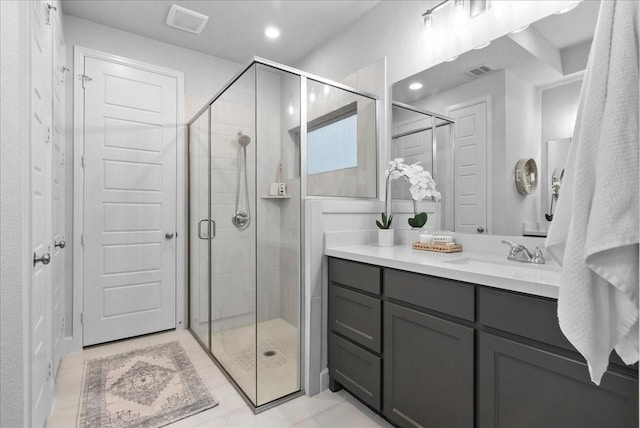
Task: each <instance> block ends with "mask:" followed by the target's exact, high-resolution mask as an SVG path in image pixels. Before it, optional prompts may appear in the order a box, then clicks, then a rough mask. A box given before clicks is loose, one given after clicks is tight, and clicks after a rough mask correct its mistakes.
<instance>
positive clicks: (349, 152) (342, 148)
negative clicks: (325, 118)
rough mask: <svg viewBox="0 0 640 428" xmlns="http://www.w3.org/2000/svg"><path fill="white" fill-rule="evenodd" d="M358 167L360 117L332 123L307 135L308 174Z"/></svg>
mask: <svg viewBox="0 0 640 428" xmlns="http://www.w3.org/2000/svg"><path fill="white" fill-rule="evenodd" d="M357 166H358V115H357V114H355V112H354V114H352V115H351V116H348V117H346V118H342V119H340V120H336V121H334V122H330V123H328V124H326V125H322V126H320V127H318V128H316V129H313V130H310V131H309V133H308V134H307V174H310V175H311V174H320V173H323V172H329V171H336V170H339V169H346V168H354V167H357Z"/></svg>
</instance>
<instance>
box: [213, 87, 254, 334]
mask: <svg viewBox="0 0 640 428" xmlns="http://www.w3.org/2000/svg"><path fill="white" fill-rule="evenodd" d="M237 83H238V84H236V85H234V87H233V89H234V90H233V91H228V92H226V93H225V94H224V95H223V97H222V98H220V99H218V100H217V101H216V102H215V103H214V104H213V105H212V108H211V175H212V180H211V209H212V217H213V219H214V220H215V222H216V236H215V239H214V242H213V245H212V249H213V252H212V287H211V293H212V294H211V299H212V302H211V303H212V304H211V320H212V323H211V331H212V333H215V332H218V331H222V330H227V329H230V328H235V327H240V326H243V325H247V324H251V323H253V322H255V289H254V284H255V275H256V270H255V246H254V244H253V240H254V237H255V225H256V222H255V221H254V220H252V222H251V224H250V226H249V227H248V228H247V229H245V230H238V229H236V228H235V227H234V226H233V224H232V223H231V217H232V215H233V213H234V212H235V204H236V174H237V168H238V163H239V162H241V161H240V159H241V156H242V155H241V151H239V150H238V148H239V147H240V146H239V144H238V131H242V133H244V134H245V135H248V136H249V137H250V138H251V140H252V143H253V142H255V132H254V108H253V103H254V93H253V88H252V87H247V88H246V90H245V88H243V87H242V85H241V83H243V82H241V81H239V82H237ZM254 171H255V144H253V145H252V144H250V145H249V146H248V147H247V174H248V176H249V178H250V179H249V183H248V184H249V186H248V187H249V195H250V206H251V208H252V209H255V206H254V204H255V202H254V199H253V198H252V196H253V195H255V189H254V182H253V180H251V177H253V176H254ZM242 184H243V185H244V183H242ZM242 189H243V190H244V188H243V187H242ZM244 200H245V194H244V192H242V193H241V194H240V202H241V204H244ZM242 206H243V205H242ZM252 215H253V213H252Z"/></svg>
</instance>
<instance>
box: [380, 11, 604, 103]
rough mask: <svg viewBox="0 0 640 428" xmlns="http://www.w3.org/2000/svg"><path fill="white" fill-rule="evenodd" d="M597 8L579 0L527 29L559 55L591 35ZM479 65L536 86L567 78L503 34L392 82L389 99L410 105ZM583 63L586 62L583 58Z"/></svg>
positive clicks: (462, 79)
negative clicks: (417, 86) (414, 87)
mask: <svg viewBox="0 0 640 428" xmlns="http://www.w3.org/2000/svg"><path fill="white" fill-rule="evenodd" d="M599 7H600V2H599V1H583V2H582V3H580V4H579V5H578V7H576V8H575V9H574V10H572V11H571V12H568V13H565V14H562V15H550V16H548V17H546V18H543V19H541V20H540V21H538V22H536V23H534V24H532V25H531V28H532V29H533V31H536V32H537V33H539V35H541V36H542V37H544V38H545V39H547V41H548V42H549V43H550V45H552V47H554V48H555V49H557V50H558V51H559V53H560V55H562V53H563V49H564V48H567V47H568V46H574V45H577V44H580V43H583V42H585V41H589V40H591V39H592V38H593V33H594V30H595V26H596V21H597V17H598V10H599ZM525 31H530V30H525ZM585 55H586V52H585ZM481 64H486V65H489V66H490V67H491V68H492V69H494V70H505V69H506V70H509V71H511V72H512V73H514V74H516V75H518V76H519V77H520V78H522V79H524V80H526V81H528V82H529V83H530V84H532V85H533V86H536V87H539V86H544V85H548V84H551V83H555V82H559V81H561V80H563V79H566V78H568V77H570V76H569V75H566V74H563V73H562V72H559V71H558V70H557V69H556V68H554V67H552V66H550V65H549V64H548V63H546V62H545V61H544V60H543V59H542V58H540V57H538V56H536V55H534V54H532V53H531V52H529V51H528V50H526V49H524V48H523V47H522V46H521V45H519V44H518V43H517V42H516V41H514V40H513V39H512V38H511V37H509V35H506V36H503V37H500V38H499V39H496V40H494V41H492V42H491V44H490V45H489V46H488V47H486V48H484V49H479V50H471V51H469V52H466V53H464V54H463V55H460V56H459V57H458V58H457V59H456V60H454V61H451V62H443V63H441V64H438V65H436V66H435V67H431V68H429V69H427V70H423V71H422V72H420V73H417V74H415V75H413V76H410V77H407V78H406V79H404V80H402V81H400V82H397V83H395V84H394V85H393V99H394V100H396V101H400V102H404V103H409V104H411V103H413V102H415V101H417V100H419V99H422V98H426V97H429V96H431V95H434V94H436V93H438V92H442V91H444V90H446V89H449V88H453V87H456V86H459V85H461V84H463V83H466V82H470V81H472V80H473V79H475V78H477V77H471V76H469V75H468V74H467V72H468V71H469V70H471V69H473V68H475V67H477V66H479V65H481ZM584 64H585V65H586V57H585V58H584ZM416 81H418V82H421V83H422V84H423V87H422V88H421V89H420V90H416V91H412V90H410V89H409V85H410V84H411V83H412V82H416Z"/></svg>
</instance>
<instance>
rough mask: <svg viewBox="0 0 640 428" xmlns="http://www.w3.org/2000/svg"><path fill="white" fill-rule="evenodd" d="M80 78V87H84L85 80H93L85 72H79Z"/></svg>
mask: <svg viewBox="0 0 640 428" xmlns="http://www.w3.org/2000/svg"><path fill="white" fill-rule="evenodd" d="M80 79H82V89H85V88H86V86H85V84H86V83H87V82H91V81H92V80H93V79H92V78H91V77H89V76H87V75H86V74H81V75H80Z"/></svg>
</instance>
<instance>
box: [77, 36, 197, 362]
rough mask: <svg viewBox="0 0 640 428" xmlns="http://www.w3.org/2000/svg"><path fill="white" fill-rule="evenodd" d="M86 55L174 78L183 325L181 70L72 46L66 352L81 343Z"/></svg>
mask: <svg viewBox="0 0 640 428" xmlns="http://www.w3.org/2000/svg"><path fill="white" fill-rule="evenodd" d="M85 58H95V59H99V60H102V61H109V62H112V63H115V64H122V65H126V66H128V67H132V68H137V69H140V70H144V71H149V72H153V73H157V74H161V75H164V76H168V77H172V78H175V79H176V103H177V105H176V120H177V127H176V128H177V135H176V146H177V147H176V231H177V236H176V296H175V297H176V298H175V304H176V328H177V329H184V328H185V327H186V314H187V312H186V306H185V305H186V294H185V293H186V290H187V286H186V276H185V275H186V274H185V263H186V248H187V236H188V235H187V223H186V203H187V202H186V197H187V195H186V181H185V174H186V171H185V159H186V157H185V150H186V147H185V141H186V138H185V132H186V126H185V122H184V73H183V72H181V71H176V70H171V69H168V68H164V67H160V66H156V65H153V64H148V63H145V62H140V61H136V60H132V59H129V58H124V57H121V56H117V55H112V54H108V53H104V52H100V51H96V50H93V49H88V48H84V47H82V46H78V45H74V46H73V82H74V83H73V124H74V125H73V276H72V278H73V293H72V296H73V304H72V308H73V312H72V313H73V321H72V322H73V333H72V341H71V349H67V352H74V351H79V350H81V349H82V346H83V341H82V337H83V330H84V327H83V325H82V322H81V313H82V311H83V302H84V251H83V245H82V234H83V225H84V167H83V166H82V156H83V154H84V107H85V106H84V92H83V88H82V79H81V78H80V76H81V74H82V70H84V61H85Z"/></svg>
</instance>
